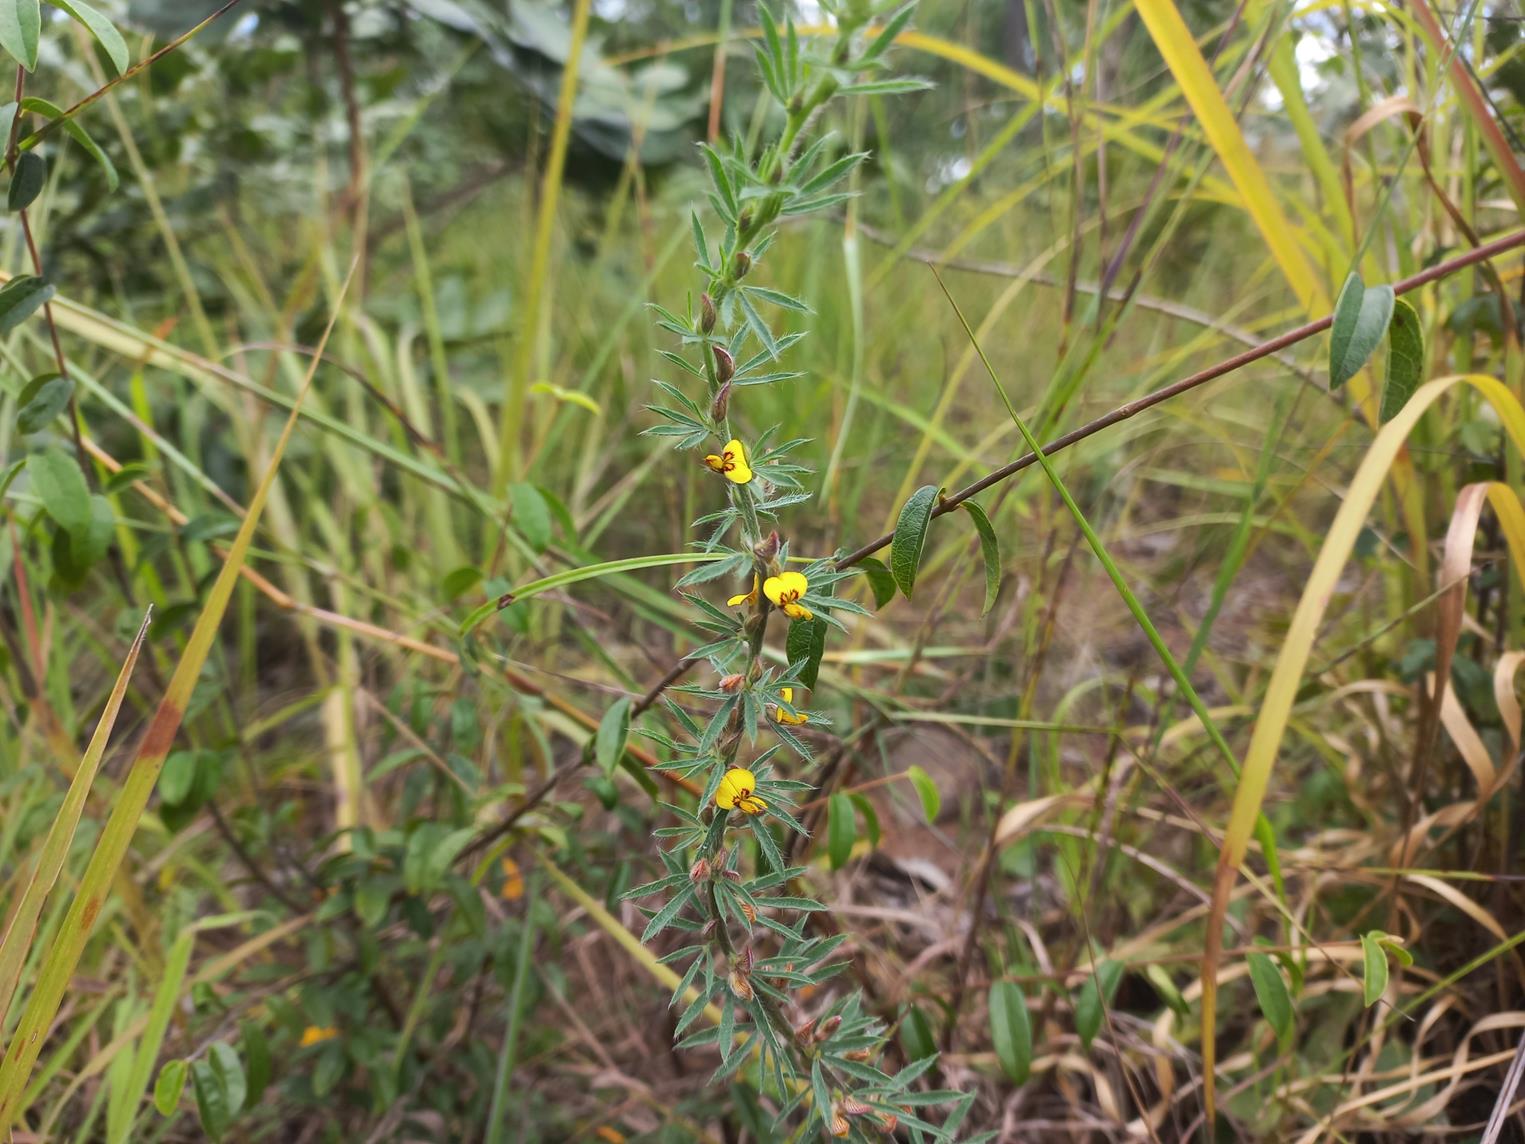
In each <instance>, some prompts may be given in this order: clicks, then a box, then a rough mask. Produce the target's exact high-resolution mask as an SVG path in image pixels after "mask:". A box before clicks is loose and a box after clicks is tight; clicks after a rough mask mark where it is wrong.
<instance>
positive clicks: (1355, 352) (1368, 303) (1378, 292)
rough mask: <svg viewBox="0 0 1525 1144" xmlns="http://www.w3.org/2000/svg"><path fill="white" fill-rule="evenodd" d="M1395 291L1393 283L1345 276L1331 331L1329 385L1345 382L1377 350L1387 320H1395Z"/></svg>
mask: <svg viewBox="0 0 1525 1144" xmlns="http://www.w3.org/2000/svg"><path fill="white" fill-rule="evenodd" d="M1394 298H1395V295H1394V294H1393V288H1392V287H1391V286H1373V287H1371V288H1370V289H1368V288H1367V287H1366V286H1364V285H1362V283H1361V276H1360V275H1359V274H1352V275H1351V276H1350V277H1349V278H1347V279H1345V286H1344V288H1343V289H1342V290H1341V291H1340V297H1339V300H1338V301H1337V302H1335V304H1334V325H1333V326H1332V327H1331V330H1330V334H1329V388H1330V389H1331V390H1334V389H1338V388H1340V386H1342V385H1344V384H1345V383H1346V382H1347V381H1349V380H1350V379H1351V378H1352V377H1354V376H1355V375H1356V373H1357V372H1358V371H1359V370H1360V368H1361V367H1362V366H1363V365H1365V364H1366V361H1367V359H1368V358H1370V357H1371V355H1372V354H1373V353H1374V352H1375V351H1376V349H1377V345H1378V344H1379V343H1380V342H1381V341H1382V336H1383V335H1384V334H1386V333H1387V324H1388V322H1389V321H1391V320H1392V316H1393V302H1394Z"/></svg>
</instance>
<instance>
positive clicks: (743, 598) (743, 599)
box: [725, 573, 757, 608]
mask: <svg viewBox="0 0 1525 1144" xmlns="http://www.w3.org/2000/svg"><path fill="white" fill-rule="evenodd" d="M756 599H757V574H756V573H753V574H752V590H751V591H750V592H743V593H742V594H741V595H739V596H732V597H731V598H730V599H729V600H727V601H726V602H725V606H726V607H728V608H734V607H736V606H737V605H739V604H750V603H752V601H754V600H756Z"/></svg>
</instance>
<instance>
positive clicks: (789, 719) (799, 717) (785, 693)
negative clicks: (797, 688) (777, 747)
mask: <svg viewBox="0 0 1525 1144" xmlns="http://www.w3.org/2000/svg"><path fill="white" fill-rule="evenodd" d="M778 694H779V696H780V698H782V699H783V701H784V702H785V703H787V704H789V706H791V707H793V706H794V688H792V687H780V688H779V689H778ZM773 718H775V719H777V720H778V721H779V722H780V723H808V722H810V716H809V715H806V714H805V713H804V712H803V711H801V712H799V713H798V714H795V715H791V714H789V712H787V711H785V710H784V709H783V708H782V707H775V708H773Z"/></svg>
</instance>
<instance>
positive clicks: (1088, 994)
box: [1075, 961, 1123, 1052]
mask: <svg viewBox="0 0 1525 1144" xmlns="http://www.w3.org/2000/svg"><path fill="white" fill-rule="evenodd" d="M1122 977H1123V966H1122V963H1121V962H1119V961H1103V962H1102V963H1101V964H1099V965H1098V966H1097V967H1096V971H1095V972H1094V973H1091V974H1089V975H1088V976H1087V977H1086V979H1085V981H1084V983H1082V985H1081V986H1080V989H1079V991H1078V995H1077V996H1076V998H1075V1031H1076V1032H1077V1033H1078V1034H1080V1043H1081V1044H1082V1045H1083V1046H1085V1050H1086V1052H1090V1051H1091V1042H1092V1041H1094V1040H1095V1039H1096V1034H1097V1033H1099V1032H1100V1031H1101V1022H1102V1018H1103V1017H1104V1016H1105V1015H1106V1009H1107V1006H1108V1005H1110V1004H1112V997H1113V995H1114V994H1115V993H1116V992H1117V983H1118V982H1119V981H1121V980H1122Z"/></svg>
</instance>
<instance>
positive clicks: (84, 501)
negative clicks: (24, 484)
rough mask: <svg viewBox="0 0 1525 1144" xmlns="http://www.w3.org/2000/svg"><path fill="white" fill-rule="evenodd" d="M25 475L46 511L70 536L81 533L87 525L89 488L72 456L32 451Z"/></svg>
mask: <svg viewBox="0 0 1525 1144" xmlns="http://www.w3.org/2000/svg"><path fill="white" fill-rule="evenodd" d="M26 475H27V477H28V478H29V479H30V480H31V482H32V491H33V492H34V493H36V494H37V499H38V500H40V501H41V502H42V507H43V509H44V510H45V511H46V512H47V514H48V515H49V516H50V517H52V518H53V519H54V520H55V521H57V522H58V525H59V526H60V527H61V528H63V529H64V530H65V531H67V532H68V533H69V535H70V536H83V535H84V534H85V532H86V531H87V530H88V529H89V528H90V489H89V487H88V486H87V485H86V484H85V477H84V474H83V473H81V472H80V471H79V465H78V464H76V463H75V461H74V458H73V457H70V456H68V455H67V454H65V453H63V452H62V451H60V450H58V449H49V450H47V451H46V452H43V453H33V454H32V456H31V457H30V458H28V460H27V463H26Z"/></svg>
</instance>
